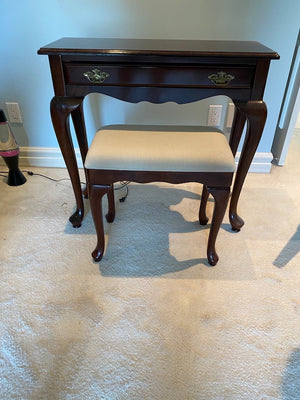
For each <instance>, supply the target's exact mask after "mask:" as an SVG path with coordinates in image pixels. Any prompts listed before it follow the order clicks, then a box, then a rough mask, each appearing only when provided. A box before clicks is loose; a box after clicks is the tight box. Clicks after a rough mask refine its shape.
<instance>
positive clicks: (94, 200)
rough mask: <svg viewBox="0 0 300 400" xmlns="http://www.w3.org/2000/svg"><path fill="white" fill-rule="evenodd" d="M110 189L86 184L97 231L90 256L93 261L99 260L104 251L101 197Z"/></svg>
mask: <svg viewBox="0 0 300 400" xmlns="http://www.w3.org/2000/svg"><path fill="white" fill-rule="evenodd" d="M110 189H111V187H110V186H100V185H94V186H93V185H89V186H88V192H89V199H90V205H91V212H92V216H93V221H94V225H95V229H96V233H97V245H96V247H95V249H94V251H93V252H92V257H93V259H94V261H100V260H101V258H102V257H103V253H104V246H105V238H104V228H103V216H102V197H103V196H104V195H105V193H108V192H109V190H110Z"/></svg>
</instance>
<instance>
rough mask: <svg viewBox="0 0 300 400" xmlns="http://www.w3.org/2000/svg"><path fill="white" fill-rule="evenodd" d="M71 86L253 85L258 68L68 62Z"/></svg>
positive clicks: (66, 76) (67, 79) (67, 82)
mask: <svg viewBox="0 0 300 400" xmlns="http://www.w3.org/2000/svg"><path fill="white" fill-rule="evenodd" d="M64 73H65V83H66V84H68V85H78V84H79V85H105V86H106V85H109V86H165V87H167V86H170V87H180V86H185V87H243V88H245V87H250V86H251V84H252V81H253V77H254V74H255V67H254V66H253V67H252V66H245V67H243V66H242V67H240V66H239V67H235V66H228V65H224V66H221V67H220V65H219V66H205V67H197V66H191V67H189V66H166V67H161V66H145V65H138V66H137V65H121V66H116V65H107V64H77V63H66V64H65V65H64Z"/></svg>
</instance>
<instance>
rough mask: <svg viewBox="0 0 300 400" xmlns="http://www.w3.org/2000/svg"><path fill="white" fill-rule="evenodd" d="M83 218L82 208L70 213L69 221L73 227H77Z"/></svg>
mask: <svg viewBox="0 0 300 400" xmlns="http://www.w3.org/2000/svg"><path fill="white" fill-rule="evenodd" d="M82 220H83V210H76V211H75V212H74V214H72V215H71V217H70V218H69V221H70V222H71V224H72V225H73V228H79V227H80V226H81V224H82Z"/></svg>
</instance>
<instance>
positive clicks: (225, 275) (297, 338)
mask: <svg viewBox="0 0 300 400" xmlns="http://www.w3.org/2000/svg"><path fill="white" fill-rule="evenodd" d="M296 149H297V150H296ZM299 149H300V146H299V138H298V137H297V138H295V139H294V146H293V149H291V155H290V156H289V159H288V163H287V165H286V166H285V167H283V168H279V167H275V166H274V167H273V169H272V172H271V174H267V175H261V174H249V176H248V177H247V180H246V185H245V187H244V191H243V193H242V197H241V201H240V207H239V210H240V214H241V216H242V217H243V218H244V219H245V222H246V224H245V226H244V227H243V229H242V230H241V231H240V232H239V233H235V232H233V231H231V229H230V226H229V223H228V216H226V218H225V220H224V224H223V225H222V228H221V230H220V234H219V237H218V241H217V250H218V254H219V256H220V261H219V263H218V264H217V266H216V267H210V266H209V265H208V263H207V260H206V245H207V238H208V228H209V226H207V227H202V226H200V225H199V224H198V222H197V214H198V207H199V194H200V193H201V186H200V185H196V184H192V183H191V184H183V185H178V186H172V185H169V184H161V183H159V184H157V183H153V184H148V185H137V184H131V185H130V187H129V195H128V197H127V199H126V201H125V203H119V202H117V214H116V219H115V222H114V223H113V224H105V234H106V240H107V243H106V244H107V248H106V252H105V255H104V257H103V260H102V261H101V262H100V263H94V262H93V261H92V259H91V251H92V250H93V248H94V245H95V240H96V237H95V230H94V227H93V224H92V219H91V214H90V210H89V207H88V201H85V204H86V216H85V219H84V222H83V225H82V227H81V228H79V229H73V228H72V226H71V225H70V224H69V223H68V221H67V220H68V217H69V215H70V214H71V213H72V211H73V207H74V199H73V195H72V190H71V186H70V184H69V182H68V181H62V182H58V183H56V182H52V181H49V180H47V179H45V178H42V177H40V176H32V177H28V176H26V177H27V178H28V181H27V182H26V184H25V185H23V186H20V187H9V186H8V185H7V184H6V183H5V178H1V180H0V190H1V196H0V203H1V207H0V224H1V231H0V265H1V269H0V270H1V279H0V290H1V292H0V294H1V298H0V299H1V303H0V308H1V322H0V398H1V399H22V400H23V399H24V400H25V399H26V400H27V399H28V400H29V399H47V400H48V399H49V400H50V399H51V400H56V399H59V400H62V399H80V400H82V399H91V400H92V399H93V400H94V399H95V400H96V399H100V400H125V399H126V400H127V399H129V400H131V399H132V400H142V399H145V400H194V399H195V400H210V399H212V400H224V399H226V400H227V399H228V400H256V399H263V400H275V399H276V400H278V399H283V400H291V399H295V400H296V399H300V257H299V252H298V251H299V243H300V242H299V240H300V230H299V220H300V218H299V217H300V202H299V198H300V196H299V195H300V191H299V172H300V171H299ZM34 172H39V173H44V174H46V175H49V176H51V177H55V178H62V177H67V173H66V170H64V169H61V170H58V169H48V170H46V169H34ZM123 194H124V191H123V189H121V190H120V191H118V192H116V197H117V198H118V197H121V196H122V195H123ZM212 206H213V203H212V201H210V202H209V212H208V214H209V215H210V216H211V211H212Z"/></svg>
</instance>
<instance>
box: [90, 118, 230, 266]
mask: <svg viewBox="0 0 300 400" xmlns="http://www.w3.org/2000/svg"><path fill="white" fill-rule="evenodd" d="M85 170H86V176H87V187H88V194H89V199H90V204H91V211H92V216H93V220H94V224H95V228H96V232H97V239H98V240H97V246H96V248H95V250H94V251H93V253H92V256H93V258H94V260H95V261H100V260H101V258H102V256H103V252H104V232H103V221H102V210H101V208H102V207H101V199H102V197H103V195H104V194H106V193H107V195H108V200H109V212H108V214H107V215H106V219H107V220H108V221H109V222H112V221H113V219H114V214H115V208H114V198H113V183H115V182H117V181H121V180H126V181H134V182H140V183H146V182H157V181H161V182H169V183H183V182H199V183H202V184H203V185H204V186H203V187H204V191H203V193H204V196H203V197H204V201H203V202H202V203H201V207H200V212H199V222H200V223H201V224H206V223H207V221H208V219H207V217H206V215H205V206H206V202H207V197H208V193H211V194H212V196H213V197H214V199H215V206H214V212H213V218H212V223H211V228H210V235H209V239H208V247H207V257H208V261H209V263H210V264H211V265H215V264H216V263H217V261H218V255H217V253H216V251H215V241H216V237H217V233H218V231H219V228H220V225H221V223H222V220H223V217H224V213H225V211H226V207H227V203H228V198H229V194H230V185H231V182H232V177H233V173H234V171H235V163H234V157H233V155H232V152H231V150H230V147H229V144H228V142H227V140H226V138H225V136H224V134H223V133H222V132H221V131H220V130H217V129H215V128H207V127H205V128H201V127H178V126H126V125H111V126H107V127H104V128H103V129H101V130H99V131H98V132H97V133H96V135H95V137H94V139H93V141H92V144H91V146H90V148H89V150H88V153H87V157H86V160H85Z"/></svg>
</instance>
